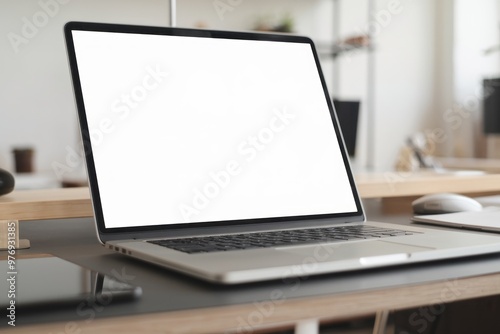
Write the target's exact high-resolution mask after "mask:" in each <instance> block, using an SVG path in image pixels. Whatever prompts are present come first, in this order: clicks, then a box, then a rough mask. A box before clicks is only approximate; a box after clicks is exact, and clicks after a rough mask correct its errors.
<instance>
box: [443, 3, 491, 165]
mask: <svg viewBox="0 0 500 334" xmlns="http://www.w3.org/2000/svg"><path fill="white" fill-rule="evenodd" d="M454 15H455V25H454V26H455V29H454V36H453V37H454V39H453V41H454V59H453V60H454V77H455V80H454V84H453V97H454V106H453V110H454V112H453V113H449V116H448V119H449V121H448V122H447V124H446V125H447V127H448V128H449V133H450V137H451V138H452V139H453V140H451V141H450V142H451V145H449V146H450V147H448V149H449V151H450V154H452V155H454V156H459V157H464V156H466V157H470V156H474V155H481V154H484V151H485V143H484V136H483V134H482V103H483V90H482V82H483V79H486V78H498V77H499V76H500V49H497V50H496V51H494V52H491V53H488V54H486V53H485V52H484V51H485V50H487V49H489V48H492V47H495V46H499V47H500V1H499V0H482V1H481V5H480V6H479V5H478V4H477V3H476V2H474V1H467V0H455V10H454Z"/></svg>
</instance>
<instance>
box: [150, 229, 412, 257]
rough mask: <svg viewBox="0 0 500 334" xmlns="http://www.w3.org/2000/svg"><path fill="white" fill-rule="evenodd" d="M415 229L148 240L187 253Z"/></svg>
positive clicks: (396, 233) (349, 238) (337, 239)
mask: <svg viewBox="0 0 500 334" xmlns="http://www.w3.org/2000/svg"><path fill="white" fill-rule="evenodd" d="M413 233H414V232H409V231H403V230H395V229H386V228H380V227H375V226H365V225H355V226H341V227H321V228H311V229H300V230H285V231H270V232H259V233H242V234H227V235H216V236H206V237H191V238H181V239H165V240H150V241H148V242H150V243H152V244H155V245H159V246H163V247H167V248H171V249H175V250H177V251H181V252H184V253H189V254H195V253H210V252H221V251H233V250H243V249H251V248H266V247H282V246H294V245H301V244H314V243H326V242H341V241H352V240H362V239H377V238H388V237H393V236H402V235H411V234H413Z"/></svg>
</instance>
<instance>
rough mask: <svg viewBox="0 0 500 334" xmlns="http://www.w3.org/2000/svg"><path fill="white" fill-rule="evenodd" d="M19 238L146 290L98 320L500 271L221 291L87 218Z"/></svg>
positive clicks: (484, 268)
mask: <svg viewBox="0 0 500 334" xmlns="http://www.w3.org/2000/svg"><path fill="white" fill-rule="evenodd" d="M371 205H373V204H371V203H369V205H368V208H369V209H370V206H371ZM373 216H374V217H376V218H383V217H377V216H376V215H373ZM384 217H385V216H384ZM388 218H389V220H390V221H391V220H392V221H391V222H401V223H408V217H405V216H393V217H388ZM386 221H387V219H386ZM20 234H21V238H27V239H29V240H30V241H31V246H32V247H31V249H29V250H22V251H18V254H33V253H51V254H53V255H55V256H58V257H61V258H63V259H67V260H69V261H71V262H74V263H77V264H80V265H82V266H85V267H87V268H90V269H93V270H96V271H99V272H102V273H105V274H110V275H116V273H120V274H119V275H120V276H122V278H125V280H126V281H128V282H129V283H131V284H134V285H138V286H141V287H142V290H143V295H142V297H141V298H140V299H138V300H136V301H131V302H123V303H116V304H112V305H108V306H106V307H104V308H102V309H99V311H98V312H94V314H93V315H92V316H95V317H109V316H116V315H128V314H142V313H150V312H162V311H163V312H165V311H175V310H185V309H200V308H206V307H215V306H227V305H234V304H244V303H250V304H252V303H254V302H259V301H264V300H269V299H270V298H271V297H270V296H271V293H272V292H273V291H274V290H276V289H279V290H280V291H281V293H282V294H283V297H284V298H286V299H292V298H301V297H310V296H320V295H327V294H330V295H334V294H343V293H347V292H359V291H366V290H373V289H381V288H387V287H396V286H403V285H408V284H419V283H425V282H431V281H436V280H448V279H454V278H458V277H469V276H477V275H482V274H488V273H494V272H498V271H499V270H500V269H499V268H500V254H494V255H489V256H482V257H474V258H464V259H459V260H452V261H440V262H433V263H428V264H419V265H411V266H403V267H393V268H386V269H378V270H368V271H362V272H356V273H344V274H334V275H322V276H317V277H303V278H300V279H299V278H297V279H289V280H287V281H272V282H262V283H253V284H245V285H238V286H221V285H215V284H210V283H205V282H202V281H200V280H198V279H193V278H190V277H187V276H185V275H181V274H177V273H175V272H172V271H169V270H166V269H163V268H159V267H157V266H154V265H150V264H147V263H143V262H140V261H138V260H134V259H131V258H128V257H126V256H124V255H121V254H117V253H114V252H112V251H109V250H107V249H105V248H104V247H102V246H101V245H100V244H99V243H98V242H97V238H96V235H95V228H94V224H93V220H92V219H89V218H85V219H83V218H82V219H68V220H65V219H62V220H52V221H49V220H46V221H26V222H21V223H20ZM47 270H50V268H47ZM61 279H62V280H63V279H65V278H64V277H61ZM86 317H89V314H85V315H82V314H81V312H80V313H79V312H77V311H76V310H75V309H74V308H67V309H64V310H58V311H57V312H56V311H51V310H41V311H40V312H36V313H34V314H25V315H23V314H20V315H19V316H18V319H17V321H18V324H19V325H22V324H30V323H44V322H51V321H70V320H85V319H86ZM5 325H6V323H5V322H2V323H0V326H5Z"/></svg>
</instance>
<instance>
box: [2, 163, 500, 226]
mask: <svg viewBox="0 0 500 334" xmlns="http://www.w3.org/2000/svg"><path fill="white" fill-rule="evenodd" d="M356 181H357V186H358V191H359V193H360V196H361V197H362V198H365V199H366V198H400V197H406V196H408V197H409V196H421V195H424V194H428V193H435V192H456V193H465V194H467V193H482V194H484V193H500V186H499V184H500V174H485V175H476V176H461V177H457V176H454V175H447V174H445V175H440V174H429V173H423V174H415V173H414V174H402V173H396V172H388V173H383V174H369V175H358V176H357V177H356ZM92 216H93V210H92V205H91V202H90V195H89V189H88V188H85V187H83V188H62V189H48V190H32V191H17V192H13V193H11V194H9V195H6V196H2V197H0V217H2V219H16V220H37V219H58V218H79V217H92Z"/></svg>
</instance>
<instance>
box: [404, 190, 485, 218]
mask: <svg viewBox="0 0 500 334" xmlns="http://www.w3.org/2000/svg"><path fill="white" fill-rule="evenodd" d="M412 207H413V212H414V213H415V214H418V215H428V214H439V213H452V212H462V211H480V210H482V209H483V206H482V205H481V204H480V203H479V202H478V201H476V200H475V199H472V198H470V197H467V196H463V195H459V194H451V193H437V194H430V195H425V196H422V197H420V198H418V199H416V200H414V201H413V202H412Z"/></svg>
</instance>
